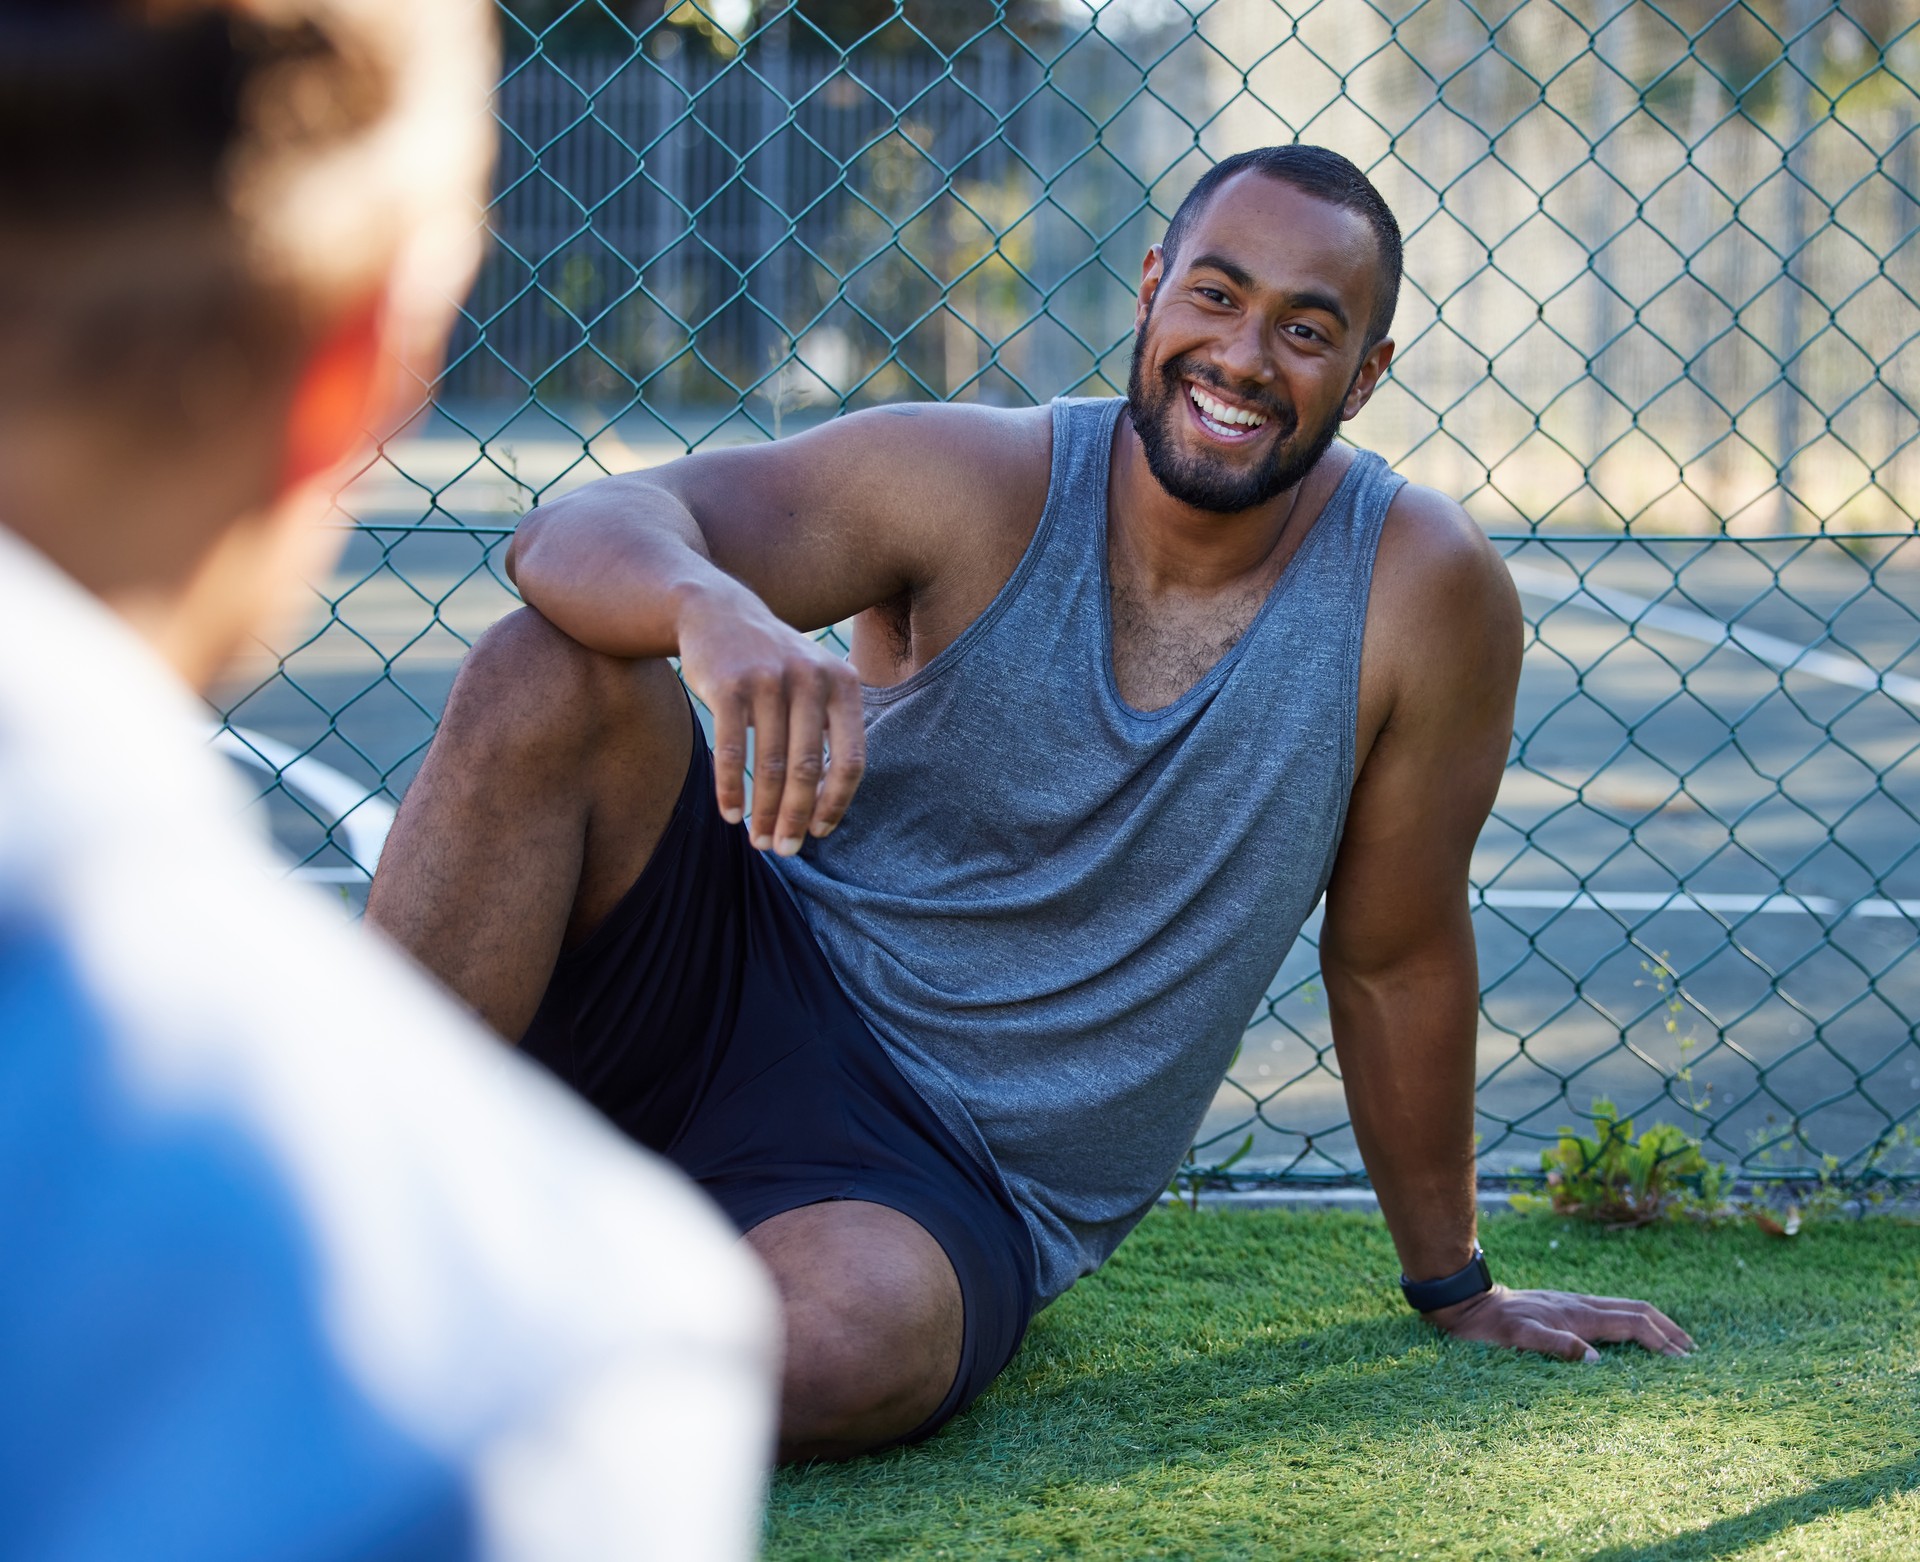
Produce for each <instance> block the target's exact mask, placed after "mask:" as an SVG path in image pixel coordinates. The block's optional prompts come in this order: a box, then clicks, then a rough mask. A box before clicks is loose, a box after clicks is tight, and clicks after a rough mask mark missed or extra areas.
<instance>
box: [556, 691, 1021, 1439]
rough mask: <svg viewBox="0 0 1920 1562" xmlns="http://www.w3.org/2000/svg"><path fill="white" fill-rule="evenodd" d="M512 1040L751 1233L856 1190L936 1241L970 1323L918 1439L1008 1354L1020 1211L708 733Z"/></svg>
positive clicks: (1012, 1342)
mask: <svg viewBox="0 0 1920 1562" xmlns="http://www.w3.org/2000/svg"><path fill="white" fill-rule="evenodd" d="M521 1045H522V1050H523V1051H525V1052H526V1053H527V1055H528V1056H530V1057H533V1058H536V1059H538V1060H539V1061H540V1062H541V1063H544V1064H545V1065H546V1066H547V1067H548V1068H549V1069H551V1070H552V1071H553V1072H554V1073H555V1074H557V1075H559V1076H560V1078H561V1079H563V1080H565V1081H566V1082H567V1083H568V1084H569V1085H571V1086H573V1088H574V1089H575V1090H577V1091H579V1092H580V1094H582V1095H583V1096H585V1097H586V1098H587V1100H589V1101H591V1102H592V1103H593V1104H594V1105H595V1106H596V1107H598V1108H599V1109H600V1110H601V1111H602V1112H603V1113H605V1114H606V1116H607V1117H608V1118H610V1119H611V1120H612V1121H613V1123H614V1124H615V1126H617V1127H619V1128H620V1129H622V1130H623V1131H624V1132H625V1133H627V1134H628V1135H630V1136H631V1137H632V1138H634V1139H637V1140H638V1141H639V1142H640V1143H641V1144H644V1145H646V1146H647V1147H648V1148H649V1149H651V1150H655V1151H658V1152H659V1153H660V1154H661V1155H664V1156H665V1157H666V1158H667V1159H668V1160H670V1161H672V1162H674V1164H675V1165H677V1166H679V1167H680V1168H681V1169H682V1170H684V1171H685V1172H686V1173H687V1174H688V1175H689V1176H691V1177H692V1178H693V1179H694V1180H695V1181H696V1182H698V1183H699V1184H700V1185H701V1187H703V1188H705V1189H706V1191H707V1192H708V1193H709V1194H711V1195H712V1196H713V1198H714V1199H716V1200H717V1201H718V1202H719V1204H720V1206H721V1208H722V1209H724V1210H725V1211H726V1213H727V1215H728V1216H729V1217H730V1218H731V1219H732V1221H733V1223H734V1225H735V1226H737V1227H738V1228H739V1229H740V1230H741V1231H742V1232H745V1231H750V1230H752V1229H753V1227H755V1226H757V1225H759V1224H760V1222H761V1221H763V1220H767V1219H769V1218H771V1217H772V1216H774V1215H778V1214H781V1213H783V1212H784V1211H786V1210H790V1209H798V1208H800V1207H801V1206H802V1205H805V1204H818V1203H821V1202H823V1201H826V1200H831V1199H862V1200H866V1201H869V1202H871V1203H874V1204H884V1205H886V1206H887V1207H888V1208H890V1209H895V1210H898V1211H899V1212H900V1213H901V1214H903V1215H905V1216H907V1217H908V1218H909V1219H910V1220H914V1221H916V1222H918V1223H919V1224H920V1225H921V1226H922V1227H924V1228H925V1229H926V1230H927V1232H928V1233H930V1234H931V1235H932V1237H933V1239H934V1240H935V1241H936V1242H938V1243H939V1244H940V1246H941V1247H942V1248H943V1249H944V1250H945V1252H946V1255H947V1258H948V1259H949V1261H951V1263H952V1264H953V1272H954V1274H955V1275H956V1276H958V1277H959V1281H960V1295H961V1299H962V1302H963V1305H964V1308H965V1326H964V1327H965V1332H964V1338H963V1342H962V1345H961V1351H960V1370H959V1373H958V1375H957V1376H956V1377H955V1379H954V1382H953V1386H952V1387H951V1388H950V1389H949V1390H948V1392H947V1397H946V1399H945V1400H944V1401H943V1402H942V1403H941V1405H940V1408H939V1409H938V1410H936V1411H935V1412H934V1413H933V1415H931V1416H930V1417H928V1418H927V1420H926V1421H925V1422H924V1423H922V1424H921V1426H920V1427H918V1428H917V1429H916V1430H915V1431H914V1432H913V1433H912V1434H911V1436H910V1437H908V1438H907V1439H906V1440H907V1441H909V1442H912V1441H916V1440H918V1439H920V1438H923V1437H927V1436H930V1435H931V1434H932V1433H933V1432H934V1431H935V1430H936V1429H938V1428H939V1427H940V1426H941V1425H942V1424H943V1423H944V1422H946V1421H948V1420H949V1419H951V1418H952V1417H953V1416H956V1415H958V1414H959V1413H960V1412H961V1411H962V1410H964V1409H965V1408H966V1407H967V1406H968V1405H969V1404H971V1403H972V1402H973V1400H974V1399H975V1398H976V1397H977V1396H978V1395H979V1394H980V1392H981V1390H983V1389H984V1388H985V1387H986V1386H987V1385H988V1384H989V1383H991V1382H992V1381H993V1380H994V1378H995V1377H996V1376H998V1375H999V1373H1000V1371H1001V1369H1002V1368H1003V1367H1005V1366H1006V1364H1007V1363H1008V1362H1009V1361H1011V1360H1012V1359H1013V1353H1014V1351H1015V1350H1016V1349H1018V1348H1019V1345H1020V1340H1021V1336H1022V1335H1024V1334H1025V1333H1026V1328H1027V1323H1028V1321H1029V1319H1030V1318H1031V1316H1032V1313H1033V1285H1034V1270H1033V1248H1032V1242H1031V1239H1030V1238H1029V1236H1028V1234H1027V1228H1026V1224H1025V1222H1024V1221H1023V1220H1022V1219H1021V1217H1020V1213H1019V1211H1018V1210H1016V1209H1015V1208H1014V1206H1013V1204H1012V1201H1011V1200H1010V1199H1009V1198H1008V1196H1007V1193H1006V1190H1005V1188H1004V1186H1003V1185H1002V1184H1001V1182H1000V1180H999V1178H998V1177H997V1176H995V1175H994V1174H993V1173H992V1172H991V1171H989V1170H988V1169H987V1168H986V1167H984V1166H982V1165H981V1164H980V1162H979V1160H978V1159H977V1158H976V1157H975V1156H974V1155H972V1154H970V1153H969V1152H968V1151H967V1149H966V1148H965V1147H964V1146H963V1145H961V1144H960V1143H959V1141H958V1140H956V1139H955V1138H954V1136H953V1134H952V1133H950V1132H949V1131H948V1130H947V1128H946V1126H945V1125H944V1124H942V1123H941V1121H940V1120H939V1119H938V1118H937V1117H935V1116H934V1114H933V1111H932V1109H931V1108H930V1107H928V1105H927V1104H926V1102H925V1100H923V1099H922V1098H921V1096H920V1095H919V1094H918V1093H917V1092H916V1091H915V1090H914V1089H913V1087H912V1086H911V1085H909V1084H908V1083H907V1081H906V1080H905V1079H904V1078H902V1077H901V1074H900V1071H899V1070H898V1069H896V1068H895V1067H894V1065H893V1063H892V1061H891V1060H890V1059H889V1058H888V1057H887V1055H886V1052H885V1051H884V1050H883V1049H882V1047H881V1045H880V1043H879V1041H878V1040H877V1039H875V1037H874V1035H873V1032H872V1031H871V1030H870V1029H868V1027H867V1024H866V1021H865V1020H863V1019H862V1018H861V1017H860V1015H859V1013H858V1012H857V1011H856V1010H855V1009H854V1007H853V1005H852V1004H851V1003H850V1002H849V1001H848V999H847V996H846V994H845V993H844V992H843V991H842V990H841V987H840V983H839V981H838V979H837V978H836V977H835V976H834V973H833V971H832V970H831V969H830V968H829V966H828V964H827V960H826V956H825V955H824V954H822V953H821V950H820V946H819V945H818V944H817V943H815V942H814V938H813V934H812V931H811V930H810V929H809V928H808V926H807V922H806V918H805V916H804V915H803V913H802V912H801V910H800V908H799V906H798V905H797V904H796V902H795V901H794V899H793V897H792V896H791V895H790V894H789V893H788V890H787V887H786V885H785V883H784V882H783V881H782V880H781V879H780V877H779V874H778V870H776V869H775V868H773V867H772V866H771V865H770V864H769V863H767V862H766V861H765V860H764V859H763V858H762V857H761V855H760V853H758V852H756V851H755V850H754V849H753V848H752V846H751V845H750V844H749V843H748V840H747V832H746V827H745V826H744V825H729V824H728V823H727V822H726V821H725V820H724V819H722V818H721V817H720V810H719V807H718V806H717V804H716V803H715V802H714V795H713V758H712V755H711V753H710V752H709V751H708V748H707V744H706V740H705V738H704V737H703V736H702V734H701V733H700V730H699V728H698V727H697V726H696V727H695V729H694V743H693V758H692V761H691V763H690V764H689V765H688V767H687V776H686V781H685V783H684V784H683V785H682V787H681V790H680V797H679V801H678V802H677V803H676V804H675V805H674V810H673V817H672V819H671V820H670V821H669V822H668V824H667V828H666V831H665V833H664V834H663V835H662V836H661V838H660V844H659V845H658V846H657V847H656V848H655V849H654V853H653V857H652V859H651V860H650V861H649V862H648V864H647V866H646V868H645V870H644V871H643V872H642V873H641V875H640V877H639V878H638V879H637V880H636V881H635V882H634V885H633V888H632V889H630V890H629V891H628V892H627V894H626V896H625V897H624V898H623V899H622V900H621V902H620V904H619V905H618V906H617V907H616V908H615V909H614V911H613V912H612V914H611V915H610V916H609V917H608V918H607V920H606V921H605V922H604V923H603V924H602V925H601V926H600V927H598V928H596V929H595V930H594V932H593V934H592V936H591V937H590V938H588V939H586V940H585V941H584V942H583V943H581V944H580V945H578V946H577V947H576V948H574V949H571V950H569V951H567V952H566V953H565V954H563V955H562V956H561V957H560V962H559V964H558V965H557V966H556V967H555V969H554V973H553V980H552V982H551V984H550V985H549V986H548V988H547V992H546V996H545V997H544V998H543V999H542V1000H541V1003H540V1009H539V1012H538V1013H537V1014H536V1015H535V1016H534V1020H533V1024H532V1026H531V1027H530V1028H529V1029H528V1031H527V1034H526V1038H525V1040H524V1041H523V1042H522V1044H521Z"/></svg>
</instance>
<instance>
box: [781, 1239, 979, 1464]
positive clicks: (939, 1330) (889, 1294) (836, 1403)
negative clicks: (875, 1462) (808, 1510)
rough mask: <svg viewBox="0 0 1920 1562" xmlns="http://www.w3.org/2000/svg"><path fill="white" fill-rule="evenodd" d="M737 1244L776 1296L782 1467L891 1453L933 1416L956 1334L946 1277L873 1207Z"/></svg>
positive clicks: (957, 1313)
mask: <svg viewBox="0 0 1920 1562" xmlns="http://www.w3.org/2000/svg"><path fill="white" fill-rule="evenodd" d="M748 1241H749V1242H750V1243H751V1244H752V1245H753V1247H754V1248H755V1250H756V1251H757V1252H758V1253H759V1254H760V1256H761V1258H762V1259H764V1260H765V1261H766V1263H767V1265H768V1267H769V1268H770V1269H771V1270H772V1271H773V1274H774V1278H775V1281H776V1282H777V1283H778V1285H779V1287H780V1293H781V1299H782V1303H783V1310H784V1315H785V1322H786V1337H787V1352H786V1367H785V1375H784V1380H783V1383H782V1390H781V1417H780V1419H781V1427H780V1454H781V1457H782V1459H786V1460H794V1459H845V1458H850V1457H852V1456H853V1455H855V1454H860V1453H865V1452H867V1451H869V1450H871V1449H875V1448H882V1447H885V1446H887V1445H888V1444H890V1443H896V1442H898V1441H899V1440H900V1439H901V1438H903V1437H906V1436H907V1435H909V1434H910V1433H912V1432H913V1431H914V1430H915V1429H916V1428H918V1427H919V1426H921V1425H922V1424H923V1423H924V1422H925V1421H926V1420H927V1418H928V1417H929V1416H931V1415H932V1414H933V1413H934V1412H935V1411H936V1410H938V1409H939V1408H940V1405H941V1402H942V1401H943V1400H944V1399H945V1398H946V1396H947V1394H948V1391H949V1390H950V1389H951V1388H952V1386H953V1380H954V1376H955V1374H956V1373H957V1372H958V1370H959V1365H960V1347H961V1335H962V1328H963V1324H964V1319H963V1317H962V1305H961V1299H960V1287H959V1282H958V1280H957V1279H956V1278H955V1277H954V1273H953V1266H952V1265H951V1264H950V1263H949V1262H948V1260H947V1256H946V1254H945V1253H944V1252H943V1251H942V1250H941V1248H940V1246H939V1244H938V1243H936V1242H935V1241H934V1240H933V1238H932V1237H931V1236H930V1235H928V1233H927V1232H926V1231H925V1229H924V1228H922V1227H921V1226H919V1225H918V1224H917V1223H916V1222H914V1221H912V1220H910V1219H908V1217H906V1216H905V1215H902V1214H900V1213H898V1212H897V1211H895V1210H892V1209H888V1208H885V1207H884V1206H881V1205H876V1204H867V1203H860V1202H856V1201H842V1202H835V1203H830V1204H815V1205H809V1206H806V1207H805V1208H803V1209H798V1210H790V1211H788V1212H787V1213H786V1214H785V1215H781V1216H776V1217H774V1219H773V1220H771V1221H768V1222H766V1223H764V1224H763V1225H761V1226H759V1227H756V1228H755V1230H754V1231H753V1232H751V1233H750V1234H749V1236H748Z"/></svg>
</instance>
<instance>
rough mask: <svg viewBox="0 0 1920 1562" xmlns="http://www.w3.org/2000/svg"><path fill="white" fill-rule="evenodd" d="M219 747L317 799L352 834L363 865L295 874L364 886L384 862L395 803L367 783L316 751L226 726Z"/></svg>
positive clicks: (350, 843) (352, 847)
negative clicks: (326, 761)
mask: <svg viewBox="0 0 1920 1562" xmlns="http://www.w3.org/2000/svg"><path fill="white" fill-rule="evenodd" d="M213 746H214V748H215V749H216V750H218V751H219V752H220V753H222V754H224V755H226V756H227V758H229V759H235V760H238V761H239V762H240V763H241V764H243V765H248V766H250V767H252V768H253V769H255V770H264V771H265V772H266V773H267V774H268V775H272V776H278V777H279V779H280V783H281V785H283V786H285V787H287V788H288V789H289V790H290V791H294V792H298V793H299V794H300V795H301V796H302V797H304V798H305V799H306V800H307V801H308V802H310V803H313V804H314V805H315V806H316V807H317V808H318V809H319V811H320V813H321V815H322V816H323V817H324V818H326V819H327V820H328V821H329V822H330V823H331V824H332V826H333V827H334V828H335V829H337V830H339V832H340V833H341V834H342V835H344V836H345V837H346V846H347V855H348V856H350V857H352V858H353V860H354V862H355V863H357V864H359V866H358V867H338V868H295V869H294V870H293V877H295V878H296V879H309V880H312V881H314V882H317V883H321V884H364V883H365V882H366V881H367V880H368V879H369V878H371V877H372V875H373V870H374V868H375V867H376V866H377V865H378V864H379V861H380V850H381V848H382V847H383V846H385V845H386V844H387V832H388V831H389V830H391V829H392V828H393V813H394V809H393V804H392V803H390V802H388V801H387V800H386V799H385V798H384V797H373V796H369V795H368V792H367V788H366V784H365V783H364V782H361V781H355V780H354V779H353V778H352V777H351V776H344V775H342V774H341V773H340V772H339V771H337V770H335V769H334V768H333V766H331V765H323V764H322V763H321V762H320V761H319V760H317V759H315V758H314V757H313V756H312V755H311V754H302V753H301V752H300V751H299V750H298V749H296V748H289V747H288V746H287V745H286V744H284V743H280V742H276V741H275V740H274V739H272V738H269V737H265V736H262V735H261V734H260V733H258V732H252V731H249V730H248V729H247V728H245V727H222V728H221V729H220V730H219V731H218V732H216V733H214V735H213Z"/></svg>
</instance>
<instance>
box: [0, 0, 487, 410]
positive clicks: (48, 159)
mask: <svg viewBox="0 0 1920 1562" xmlns="http://www.w3.org/2000/svg"><path fill="white" fill-rule="evenodd" d="M0 29H5V31H4V32H0V97H4V96H10V97H11V98H12V99H13V102H12V106H11V107H0V161H11V162H12V163H13V166H14V168H15V173H14V174H13V175H11V176H9V175H7V174H5V173H4V172H0V186H6V185H7V183H8V180H9V179H11V180H12V182H13V187H12V188H0V378H4V379H5V380H8V381H10V382H11V393H12V394H13V395H16V396H35V397H48V396H50V397H54V398H57V399H59V400H62V401H65V400H67V399H70V398H71V397H73V396H75V395H78V396H79V397H81V398H82V399H83V400H84V401H85V402H87V403H88V404H89V405H92V404H96V403H98V402H100V401H102V400H103V399H110V400H125V399H126V397H127V396H128V395H134V396H137V397H140V398H143V399H144V400H145V401H147V402H148V403H149V404H151V403H152V402H154V401H155V400H160V401H167V400H175V401H178V400H179V399H180V398H169V397H167V396H165V395H162V396H159V397H156V396H155V394H154V393H155V392H156V391H158V390H161V389H162V386H161V385H160V384H157V383H156V381H155V376H159V377H160V378H161V380H163V381H164V380H173V379H177V378H178V376H179V375H181V374H184V373H188V371H189V366H190V364H191V363H192V361H194V360H196V359H199V358H201V357H203V356H205V355H208V354H211V355H215V356H217V355H219V354H221V353H222V352H224V353H225V355H226V357H227V359H228V360H230V361H229V365H228V372H226V373H225V374H224V375H223V376H220V378H222V379H223V381H224V382H225V383H226V384H227V385H228V387H229V390H230V391H246V390H251V389H257V388H258V385H259V381H260V378H261V376H262V374H263V373H265V372H269V371H272V370H275V369H277V368H278V367H281V366H283V365H284V363H285V362H286V361H287V359H288V357H289V355H290V354H292V353H297V351H298V350H299V348H300V346H301V345H302V344H303V343H304V342H305V341H306V340H308V339H309V338H310V336H311V333H312V331H313V330H314V329H315V328H316V327H317V326H319V325H321V324H322V323H323V322H325V321H326V320H327V319H329V318H331V316H332V315H333V314H334V313H335V312H336V311H337V310H338V309H340V308H341V307H343V306H345V305H347V304H349V303H352V302H355V301H357V300H360V299H362V298H365V297H367V296H369V295H371V294H373V293H374V292H375V291H376V290H383V289H384V301H385V305H386V308H387V310H388V314H389V331H390V337H389V339H390V340H391V341H393V342H394V344H395V346H396V347H397V348H398V349H399V350H400V351H401V352H402V353H403V355H405V356H407V357H408V358H409V359H414V358H416V356H417V357H418V358H419V359H420V360H423V361H427V360H430V355H431V354H432V353H433V352H434V351H436V350H437V348H438V345H439V342H440V340H441V338H442V336H443V334H444V328H445V324H446V321H447V319H448V318H449V313H450V308H451V303H452V301H453V300H454V299H457V298H458V297H459V295H460V294H461V293H462V292H463V291H464V290H465V288H466V286H467V284H468V283H469V282H470V280H471V278H472V272H473V268H474V266H475V264H476V262H477V259H478V255H479V250H480V234H481V232H482V227H483V224H482V208H481V203H482V201H483V199H484V195H485V184H486V178H487V174H488V171H489V168H490V165H491V160H492V152H493V145H494V136H493V134H492V120H491V117H490V115H489V113H488V109H487V93H488V90H489V88H490V87H491V85H492V80H493V71H494V67H495V64H496V53H495V45H494V34H493V26H492V6H491V5H490V4H489V3H487V0H67V3H65V4H53V5H49V4H45V3H42V4H40V5H38V6H35V5H31V4H28V3H26V0H0ZM8 55H11V57H12V59H11V62H10V63H9V61H8V60H6V59H5V58H4V57H5V56H8ZM236 357H238V358H239V359H241V360H244V362H243V363H239V364H235V363H233V362H231V360H233V359H235V358H236ZM235 369H238V370H240V371H241V372H238V373H236V372H233V371H234V370H235ZM193 399H194V398H193V397H192V396H191V395H187V396H186V397H185V400H187V401H192V400H193ZM41 404H42V406H43V407H44V405H45V402H44V401H42V403H41ZM176 410H180V409H176Z"/></svg>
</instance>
